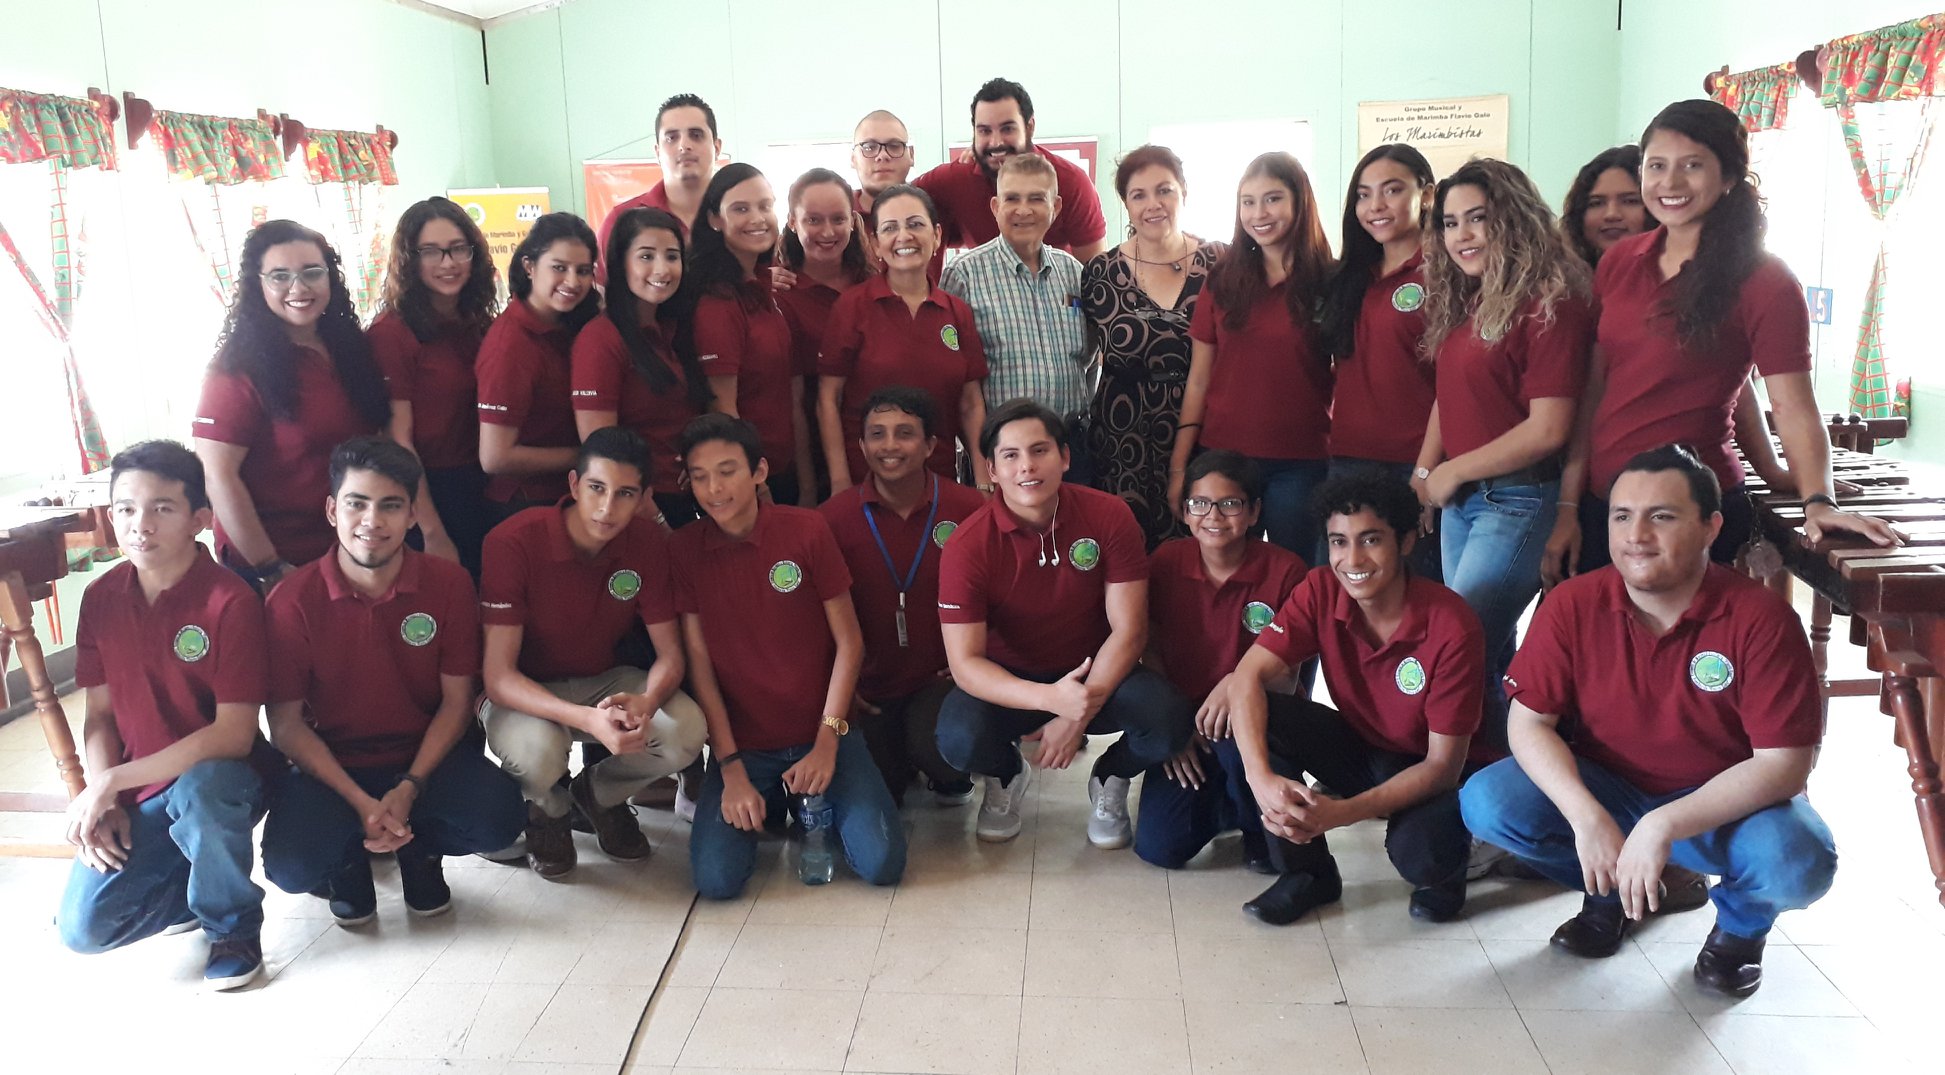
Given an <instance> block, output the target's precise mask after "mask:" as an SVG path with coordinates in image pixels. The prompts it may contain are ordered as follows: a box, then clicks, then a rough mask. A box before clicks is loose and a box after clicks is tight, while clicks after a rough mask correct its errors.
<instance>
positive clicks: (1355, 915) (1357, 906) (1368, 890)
mask: <svg viewBox="0 0 1945 1075" xmlns="http://www.w3.org/2000/svg"><path fill="white" fill-rule="evenodd" d="M1312 913H1313V914H1314V915H1315V916H1316V918H1317V924H1318V925H1319V926H1321V927H1322V928H1323V931H1324V936H1325V937H1327V938H1329V939H1330V940H1331V941H1333V942H1334V941H1352V942H1356V943H1360V944H1385V943H1389V942H1392V941H1414V940H1419V939H1428V940H1452V939H1464V940H1471V939H1472V938H1473V932H1472V926H1471V925H1470V924H1469V923H1468V922H1467V921H1466V920H1465V918H1463V917H1461V918H1458V919H1455V920H1454V921H1451V922H1420V921H1419V920H1418V919H1416V918H1413V917H1412V916H1411V886H1410V885H1408V884H1406V883H1405V882H1403V881H1364V882H1347V883H1345V885H1344V896H1343V898H1342V899H1340V900H1338V901H1337V902H1336V903H1332V904H1328V905H1326V906H1324V907H1320V908H1318V909H1317V910H1316V911H1314V912H1312Z"/></svg>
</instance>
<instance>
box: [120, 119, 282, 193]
mask: <svg viewBox="0 0 1945 1075" xmlns="http://www.w3.org/2000/svg"><path fill="white" fill-rule="evenodd" d="M149 133H151V134H153V135H155V138H156V141H157V142H158V143H160V144H161V146H162V152H163V154H164V156H165V158H166V160H167V162H168V166H169V174H170V175H171V176H173V177H174V178H176V179H200V180H202V181H203V182H205V183H208V184H210V185H212V186H235V185H236V184H238V183H246V182H250V181H252V180H268V179H277V178H279V177H281V176H282V175H283V174H284V153H283V146H282V145H280V144H279V143H278V141H277V135H276V133H275V132H274V131H272V130H271V129H270V124H269V123H266V122H265V121H263V120H260V119H231V118H228V117H225V116H199V115H195V114H193V113H189V112H168V111H164V110H161V109H157V110H156V113H155V118H154V119H153V120H151V121H150V123H149Z"/></svg>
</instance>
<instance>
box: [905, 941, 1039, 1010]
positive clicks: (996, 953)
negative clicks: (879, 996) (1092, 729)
mask: <svg viewBox="0 0 1945 1075" xmlns="http://www.w3.org/2000/svg"><path fill="white" fill-rule="evenodd" d="M1026 963H1027V931H1026V930H1024V929H957V928H952V927H938V926H931V927H911V928H892V929H887V930H885V934H884V937H883V938H882V939H881V940H880V941H879V942H878V955H877V958H876V960H875V962H874V964H873V966H872V971H871V983H870V989H871V991H872V992H874V993H953V994H983V995H988V996H1014V997H1017V996H1019V995H1020V992H1021V988H1022V981H1023V980H1024V976H1025V971H1026Z"/></svg>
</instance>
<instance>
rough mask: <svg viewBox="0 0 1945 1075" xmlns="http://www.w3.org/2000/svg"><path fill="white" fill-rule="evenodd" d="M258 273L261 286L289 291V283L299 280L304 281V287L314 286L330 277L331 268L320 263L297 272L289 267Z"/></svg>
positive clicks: (273, 289)
mask: <svg viewBox="0 0 1945 1075" xmlns="http://www.w3.org/2000/svg"><path fill="white" fill-rule="evenodd" d="M260 275H261V277H262V279H263V286H265V287H267V288H269V289H270V290H272V291H289V290H290V287H291V285H292V284H295V283H296V282H297V281H299V280H302V281H304V286H305V287H316V286H318V285H319V284H322V283H323V282H324V281H325V280H327V279H330V276H331V270H330V269H327V268H325V267H324V266H322V265H312V266H311V267H310V268H307V269H302V270H299V271H297V272H291V271H290V270H289V269H272V270H270V271H269V272H267V273H262V274H260Z"/></svg>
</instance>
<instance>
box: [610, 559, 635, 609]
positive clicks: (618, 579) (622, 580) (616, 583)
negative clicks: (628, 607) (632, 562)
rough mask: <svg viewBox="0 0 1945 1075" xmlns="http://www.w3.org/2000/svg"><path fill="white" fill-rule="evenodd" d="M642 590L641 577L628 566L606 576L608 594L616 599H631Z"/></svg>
mask: <svg viewBox="0 0 1945 1075" xmlns="http://www.w3.org/2000/svg"><path fill="white" fill-rule="evenodd" d="M641 592H642V577H641V576H640V575H637V574H635V573H634V572H633V571H631V570H629V569H628V568H625V567H624V568H622V569H621V570H620V571H617V572H615V573H614V574H612V575H609V576H608V595H609V596H610V597H613V598H614V599H615V600H617V601H633V600H634V599H635V595H636V594H638V593H641Z"/></svg>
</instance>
